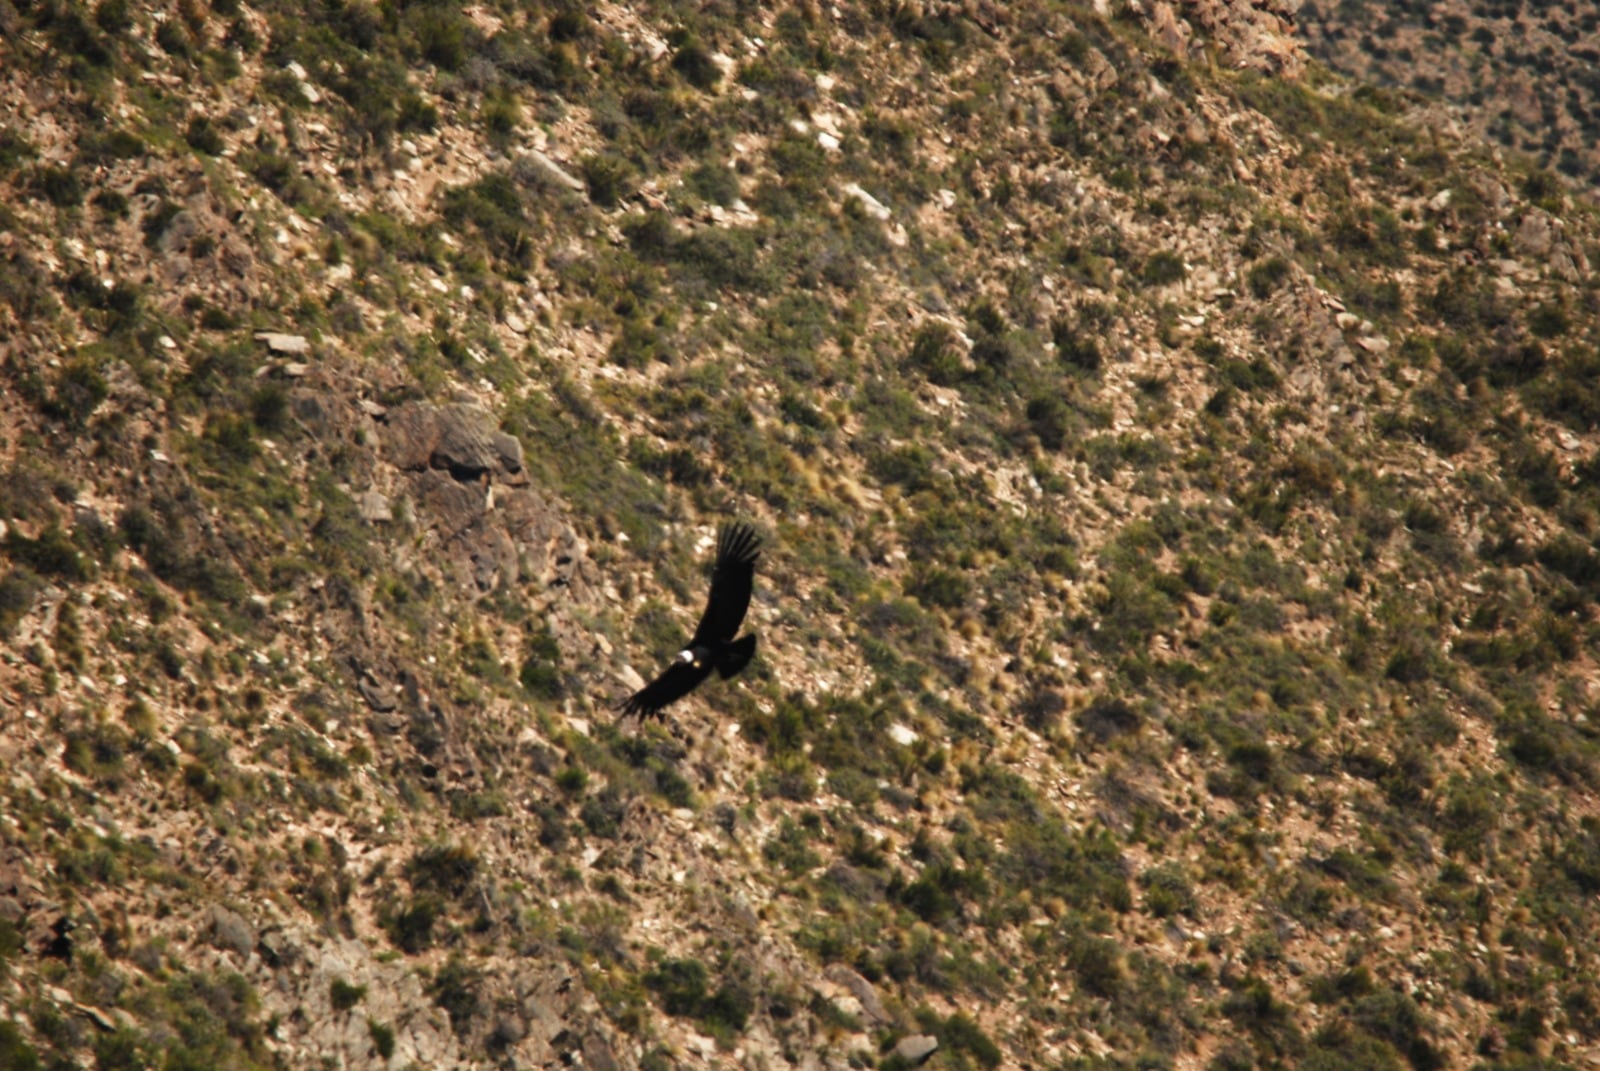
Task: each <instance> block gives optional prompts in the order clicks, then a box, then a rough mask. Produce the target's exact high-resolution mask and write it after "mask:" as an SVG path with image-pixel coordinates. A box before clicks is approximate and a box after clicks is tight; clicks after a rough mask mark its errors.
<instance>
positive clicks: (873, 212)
mask: <svg viewBox="0 0 1600 1071" xmlns="http://www.w3.org/2000/svg"><path fill="white" fill-rule="evenodd" d="M839 192H840V193H842V194H844V195H845V197H847V198H849V197H854V198H855V199H856V200H857V201H860V202H861V207H862V209H863V210H864V211H865V212H866V213H867V215H869V216H871V217H872V218H873V219H876V220H879V221H880V222H884V221H887V220H888V219H889V217H890V215H892V214H893V213H891V212H890V211H889V208H888V206H887V205H885V204H884V203H883V202H882V201H880V200H878V199H877V198H876V197H874V196H872V194H870V193H868V192H867V191H866V190H863V189H862V188H861V187H860V185H859V184H857V183H854V182H847V183H845V184H844V185H843V186H840V187H839Z"/></svg>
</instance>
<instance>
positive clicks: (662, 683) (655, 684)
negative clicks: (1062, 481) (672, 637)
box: [617, 662, 711, 718]
mask: <svg viewBox="0 0 1600 1071" xmlns="http://www.w3.org/2000/svg"><path fill="white" fill-rule="evenodd" d="M710 673H711V667H710V666H695V665H692V664H690V663H688V662H674V663H672V665H670V666H668V667H667V669H666V671H665V672H664V673H662V674H661V676H659V677H657V678H656V679H655V680H653V681H651V682H650V683H649V684H647V685H645V686H644V687H643V688H640V689H639V690H638V691H637V692H634V693H633V694H632V695H630V696H629V697H628V698H626V699H624V700H623V701H622V703H621V704H620V705H619V706H618V708H617V709H619V710H621V711H622V713H623V714H637V715H639V716H640V717H641V718H651V717H654V716H655V715H657V714H660V713H661V710H662V708H663V707H665V706H666V705H667V704H668V703H673V702H676V701H677V700H679V699H682V698H683V697H684V696H686V695H688V694H689V693H690V692H692V691H694V687H695V685H697V684H699V683H700V682H701V681H703V680H705V679H706V677H707V676H709V675H710Z"/></svg>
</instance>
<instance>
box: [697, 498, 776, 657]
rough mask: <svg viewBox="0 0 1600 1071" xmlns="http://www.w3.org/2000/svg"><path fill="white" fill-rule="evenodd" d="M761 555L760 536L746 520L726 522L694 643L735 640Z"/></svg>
mask: <svg viewBox="0 0 1600 1071" xmlns="http://www.w3.org/2000/svg"><path fill="white" fill-rule="evenodd" d="M759 557H761V537H760V536H758V535H756V530H755V529H754V528H751V527H750V526H749V525H748V524H745V523H743V522H735V523H733V524H729V525H724V526H723V528H722V531H721V532H719V533H718V534H717V562H716V565H714V566H713V567H712V569H711V595H710V597H709V598H708V599H707V600H706V610H705V613H703V614H701V615H700V624H699V625H697V626H695V630H694V639H692V640H690V641H689V644H690V646H692V647H716V646H720V645H721V644H724V643H729V642H732V640H733V638H734V636H736V635H738V632H739V625H740V624H741V623H742V622H743V621H744V614H745V611H746V610H748V609H749V608H750V588H751V586H752V585H753V583H754V578H755V571H756V559H757V558H759Z"/></svg>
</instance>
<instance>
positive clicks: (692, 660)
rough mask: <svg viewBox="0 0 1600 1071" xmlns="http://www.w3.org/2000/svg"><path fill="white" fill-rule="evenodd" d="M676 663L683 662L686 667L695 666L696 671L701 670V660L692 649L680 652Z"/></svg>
mask: <svg viewBox="0 0 1600 1071" xmlns="http://www.w3.org/2000/svg"><path fill="white" fill-rule="evenodd" d="M675 661H678V662H682V663H683V664H684V665H686V666H693V667H694V668H695V669H699V668H700V660H699V659H698V658H696V657H695V656H694V650H693V649H692V648H685V649H684V650H682V651H679V652H678V657H677V659H676V660H675Z"/></svg>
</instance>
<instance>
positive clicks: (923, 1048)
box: [894, 1034, 939, 1067]
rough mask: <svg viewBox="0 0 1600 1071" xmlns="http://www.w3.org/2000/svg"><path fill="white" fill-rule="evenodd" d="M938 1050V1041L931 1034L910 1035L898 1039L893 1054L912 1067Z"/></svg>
mask: <svg viewBox="0 0 1600 1071" xmlns="http://www.w3.org/2000/svg"><path fill="white" fill-rule="evenodd" d="M938 1048H939V1039H938V1038H936V1037H934V1036H933V1035H931V1034H911V1035H909V1036H907V1037H903V1038H901V1039H900V1041H899V1043H898V1044H896V1045H895V1047H894V1054H895V1055H896V1056H898V1057H899V1058H900V1059H902V1060H904V1061H905V1062H906V1063H908V1064H910V1065H911V1066H912V1067H916V1066H917V1065H919V1064H921V1063H922V1062H923V1061H924V1060H926V1059H927V1058H928V1057H930V1056H932V1055H933V1054H934V1052H935V1051H936V1050H937V1049H938Z"/></svg>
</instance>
